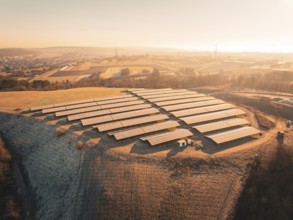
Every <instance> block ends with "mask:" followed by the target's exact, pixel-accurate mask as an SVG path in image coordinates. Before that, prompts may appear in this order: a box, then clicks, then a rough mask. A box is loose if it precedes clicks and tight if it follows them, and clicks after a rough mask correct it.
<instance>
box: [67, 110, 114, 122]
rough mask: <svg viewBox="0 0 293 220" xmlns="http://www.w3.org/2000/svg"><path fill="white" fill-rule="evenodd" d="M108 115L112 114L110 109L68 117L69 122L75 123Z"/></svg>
mask: <svg viewBox="0 0 293 220" xmlns="http://www.w3.org/2000/svg"><path fill="white" fill-rule="evenodd" d="M108 114H110V111H109V110H108V109H106V110H100V111H94V112H85V113H81V114H76V115H69V116H67V120H68V121H75V120H79V119H84V118H91V117H96V116H101V115H108Z"/></svg>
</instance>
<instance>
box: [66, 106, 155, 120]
mask: <svg viewBox="0 0 293 220" xmlns="http://www.w3.org/2000/svg"><path fill="white" fill-rule="evenodd" d="M150 107H151V105H150V104H141V105H133V106H124V107H121V108H113V109H103V110H100V111H93V112H87V113H81V114H76V115H70V116H68V121H74V120H78V119H84V118H91V117H96V116H101V115H108V114H113V113H118V112H129V111H132V110H138V109H144V108H150Z"/></svg>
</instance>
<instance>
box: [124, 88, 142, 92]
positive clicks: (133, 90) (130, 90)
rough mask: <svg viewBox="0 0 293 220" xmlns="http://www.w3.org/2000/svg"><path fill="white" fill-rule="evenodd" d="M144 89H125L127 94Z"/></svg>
mask: <svg viewBox="0 0 293 220" xmlns="http://www.w3.org/2000/svg"><path fill="white" fill-rule="evenodd" d="M142 90H144V88H133V89H127V90H126V91H127V92H135V91H142Z"/></svg>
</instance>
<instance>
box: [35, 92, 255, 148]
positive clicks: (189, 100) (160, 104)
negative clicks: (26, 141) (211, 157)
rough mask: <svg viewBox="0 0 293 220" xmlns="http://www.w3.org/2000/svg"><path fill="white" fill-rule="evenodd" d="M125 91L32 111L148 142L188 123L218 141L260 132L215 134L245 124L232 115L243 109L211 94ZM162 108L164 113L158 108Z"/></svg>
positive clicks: (176, 136) (183, 133) (172, 136)
mask: <svg viewBox="0 0 293 220" xmlns="http://www.w3.org/2000/svg"><path fill="white" fill-rule="evenodd" d="M127 91H128V92H129V93H131V94H127V95H121V96H114V97H109V98H99V99H88V100H81V101H76V102H66V103H59V104H53V105H46V106H40V107H35V108H32V109H31V111H39V110H41V111H42V113H44V114H46V113H55V116H57V117H61V116H67V119H68V121H75V120H79V121H80V122H81V124H82V125H83V126H92V127H93V128H96V129H97V131H99V132H106V131H107V132H109V131H110V133H108V135H112V136H113V137H114V138H115V139H116V140H117V141H119V140H124V139H127V138H131V137H137V136H143V137H141V138H140V139H141V140H142V141H147V142H148V143H149V144H150V145H151V146H156V145H159V144H163V143H166V142H170V141H175V140H181V139H186V138H188V137H190V136H192V135H193V133H192V132H191V129H196V130H198V131H199V132H201V133H203V134H205V133H212V134H211V135H208V136H206V137H207V138H209V139H211V140H213V141H214V142H215V143H217V144H220V143H225V142H228V141H232V140H234V139H239V138H242V137H246V136H251V135H255V134H259V131H258V130H257V129H255V130H253V129H254V128H253V129H249V127H243V128H244V129H242V130H239V128H237V129H233V130H230V131H231V132H220V133H216V134H214V133H215V132H217V131H221V130H222V129H226V130H228V129H232V128H235V127H239V126H247V125H249V122H248V121H246V120H245V119H242V118H237V117H238V116H242V115H245V112H244V111H242V110H240V109H236V106H234V105H232V104H228V103H225V102H224V101H222V100H219V99H216V98H214V97H210V96H206V95H204V94H199V93H197V92H194V91H190V90H186V89H181V90H173V89H142V88H140V89H128V90H127ZM144 100H147V101H148V102H150V104H147V103H145V101H144ZM153 105H155V106H157V107H156V108H154V107H153ZM164 111H165V112H167V113H164V114H162V113H163V112H164ZM167 114H170V115H172V116H174V117H175V120H174V119H173V120H170V119H169V117H168V115H167ZM235 117H236V118H235ZM229 118H233V119H229ZM182 122H184V124H185V125H184V127H188V126H190V125H195V126H193V127H191V126H190V128H191V129H182V128H180V127H181V123H182ZM182 125H183V124H182ZM168 130H169V131H168ZM257 131H258V133H257ZM149 134H151V135H149ZM146 135H147V136H146Z"/></svg>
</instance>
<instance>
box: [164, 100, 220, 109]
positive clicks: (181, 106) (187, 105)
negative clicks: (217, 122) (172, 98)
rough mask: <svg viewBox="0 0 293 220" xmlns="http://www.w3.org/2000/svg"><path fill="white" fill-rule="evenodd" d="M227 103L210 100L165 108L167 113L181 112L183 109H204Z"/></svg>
mask: <svg viewBox="0 0 293 220" xmlns="http://www.w3.org/2000/svg"><path fill="white" fill-rule="evenodd" d="M223 103H225V102H224V101H222V100H219V99H216V100H210V101H203V102H194V103H187V104H180V105H170V106H165V107H163V109H164V110H166V111H174V110H181V109H188V108H195V107H203V106H209V105H218V104H223Z"/></svg>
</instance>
